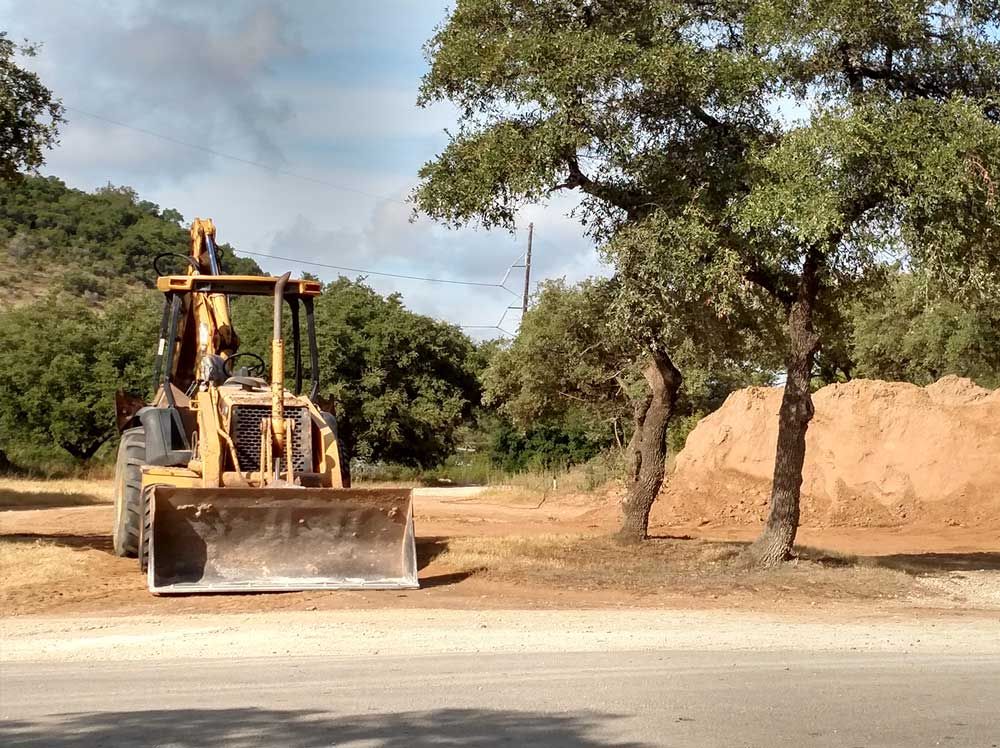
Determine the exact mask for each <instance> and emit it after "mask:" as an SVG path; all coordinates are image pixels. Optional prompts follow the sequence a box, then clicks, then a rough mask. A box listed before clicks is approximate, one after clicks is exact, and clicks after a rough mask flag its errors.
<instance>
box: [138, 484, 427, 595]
mask: <svg viewBox="0 0 1000 748" xmlns="http://www.w3.org/2000/svg"><path fill="white" fill-rule="evenodd" d="M151 502H152V530H151V534H150V549H149V568H148V583H149V589H150V591H151V592H154V593H157V594H183V593H195V592H236V591H248V592H249V591H278V590H312V589H411V588H415V587H417V586H418V584H417V564H416V547H415V543H414V535H413V506H412V497H411V491H410V489H330V488H320V489H306V488H268V489H259V488H177V487H170V486H159V487H157V488H156V489H155V491H154V493H153V495H152V497H151Z"/></svg>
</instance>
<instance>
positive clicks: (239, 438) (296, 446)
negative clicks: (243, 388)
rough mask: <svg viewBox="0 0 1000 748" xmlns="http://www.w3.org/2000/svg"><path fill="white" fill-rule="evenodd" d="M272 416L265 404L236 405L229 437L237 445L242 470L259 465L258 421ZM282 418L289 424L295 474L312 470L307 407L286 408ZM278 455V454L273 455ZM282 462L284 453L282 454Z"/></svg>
mask: <svg viewBox="0 0 1000 748" xmlns="http://www.w3.org/2000/svg"><path fill="white" fill-rule="evenodd" d="M270 417H271V409H270V408H269V407H267V406H266V405H235V406H233V420H232V424H231V429H230V431H231V433H230V436H232V438H233V442H235V444H236V456H237V457H239V459H240V468H241V469H243V470H257V469H258V467H259V466H260V422H261V420H263V419H264V418H270ZM285 418H286V419H287V420H289V421H292V422H293V426H292V467H293V468H294V469H295V472H296V473H302V472H307V471H311V470H312V469H313V468H312V464H313V463H312V431H311V429H310V422H309V409H308V408H285ZM274 456H275V457H277V456H278V455H274ZM282 462H284V455H282Z"/></svg>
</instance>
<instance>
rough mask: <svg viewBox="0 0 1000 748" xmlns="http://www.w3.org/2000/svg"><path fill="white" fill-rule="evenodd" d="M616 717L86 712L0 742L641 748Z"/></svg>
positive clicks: (7, 725) (66, 746)
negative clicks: (617, 731) (617, 736)
mask: <svg viewBox="0 0 1000 748" xmlns="http://www.w3.org/2000/svg"><path fill="white" fill-rule="evenodd" d="M621 719H622V717H619V716H616V715H609V714H597V713H593V712H585V713H578V714H565V713H562V714H542V713H539V712H530V711H524V712H515V711H504V710H484V709H438V710H434V711H428V712H397V713H390V714H385V713H372V714H360V715H352V716H346V717H330V716H329V715H327V714H326V713H323V712H318V711H311V710H303V709H294V710H277V709H250V708H247V709H176V710H166V709H164V710H148V711H135V712H90V713H80V714H64V715H56V716H53V717H46V718H44V719H43V720H38V721H28V720H8V721H5V722H4V723H3V724H2V725H0V743H2V744H3V745H5V746H9V747H10V748H14V746H18V747H19V748H98V746H115V747H116V748H140V747H141V748H147V746H152V745H161V746H170V748H194V747H195V746H226V747H227V748H250V747H251V746H255V747H256V746H282V747H284V748H327V746H333V745H365V746H379V747H381V748H422V747H424V746H457V745H461V746H472V747H473V748H490V747H493V746H506V747H508V748H509V747H510V746H553V747H554V748H568V747H569V746H582V747H583V748H588V747H589V748H600V747H601V746H615V747H616V748H643V746H644V744H642V743H635V742H620V741H616V742H610V741H609V740H607V739H606V738H603V737H600V735H599V734H600V733H602V732H603V733H613V732H614V729H613V724H614V723H615V722H616V721H619V720H621Z"/></svg>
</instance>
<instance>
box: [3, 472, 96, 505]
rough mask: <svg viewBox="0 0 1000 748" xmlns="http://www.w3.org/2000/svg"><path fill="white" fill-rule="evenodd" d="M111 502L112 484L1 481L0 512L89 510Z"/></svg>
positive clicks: (72, 481)
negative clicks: (74, 507)
mask: <svg viewBox="0 0 1000 748" xmlns="http://www.w3.org/2000/svg"><path fill="white" fill-rule="evenodd" d="M111 500H112V497H111V481H108V480H92V479H78V478H76V479H67V480H27V479H20V478H3V479H0V509H43V508H47V507H63V506H90V505H92V504H107V503H110V502H111Z"/></svg>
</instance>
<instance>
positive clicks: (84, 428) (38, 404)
mask: <svg viewBox="0 0 1000 748" xmlns="http://www.w3.org/2000/svg"><path fill="white" fill-rule="evenodd" d="M159 303H160V302H159V299H158V298H157V294H153V293H149V294H139V295H137V296H134V297H131V298H128V299H124V300H121V301H118V302H114V303H113V304H111V305H109V306H108V308H107V309H106V310H105V311H101V310H98V309H95V308H94V307H93V305H91V304H88V303H87V302H86V301H84V300H82V299H77V298H72V297H68V296H66V295H57V296H52V297H49V298H45V299H41V300H39V301H36V302H34V303H31V304H27V305H25V306H21V307H18V308H16V309H12V310H9V311H6V312H0V371H3V372H4V376H3V378H2V379H0V434H2V436H0V451H8V450H9V448H10V447H11V446H14V445H17V444H24V443H27V442H35V443H37V444H40V445H50V444H51V445H54V446H56V447H59V448H61V449H63V450H65V451H66V452H67V453H69V454H70V455H72V456H73V457H74V458H75V459H77V460H80V461H84V460H88V459H90V458H91V457H93V456H94V454H95V453H96V452H97V450H98V449H99V448H100V447H101V445H102V444H104V442H106V441H107V440H108V439H109V438H111V437H112V436H113V435H114V434H115V400H114V394H115V391H116V390H117V389H119V388H124V389H126V390H131V391H134V392H139V393H144V394H146V395H150V394H151V393H149V392H148V390H149V387H150V372H151V371H152V360H153V354H154V352H155V341H156V336H157V330H158V329H159V309H160V307H159Z"/></svg>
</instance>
